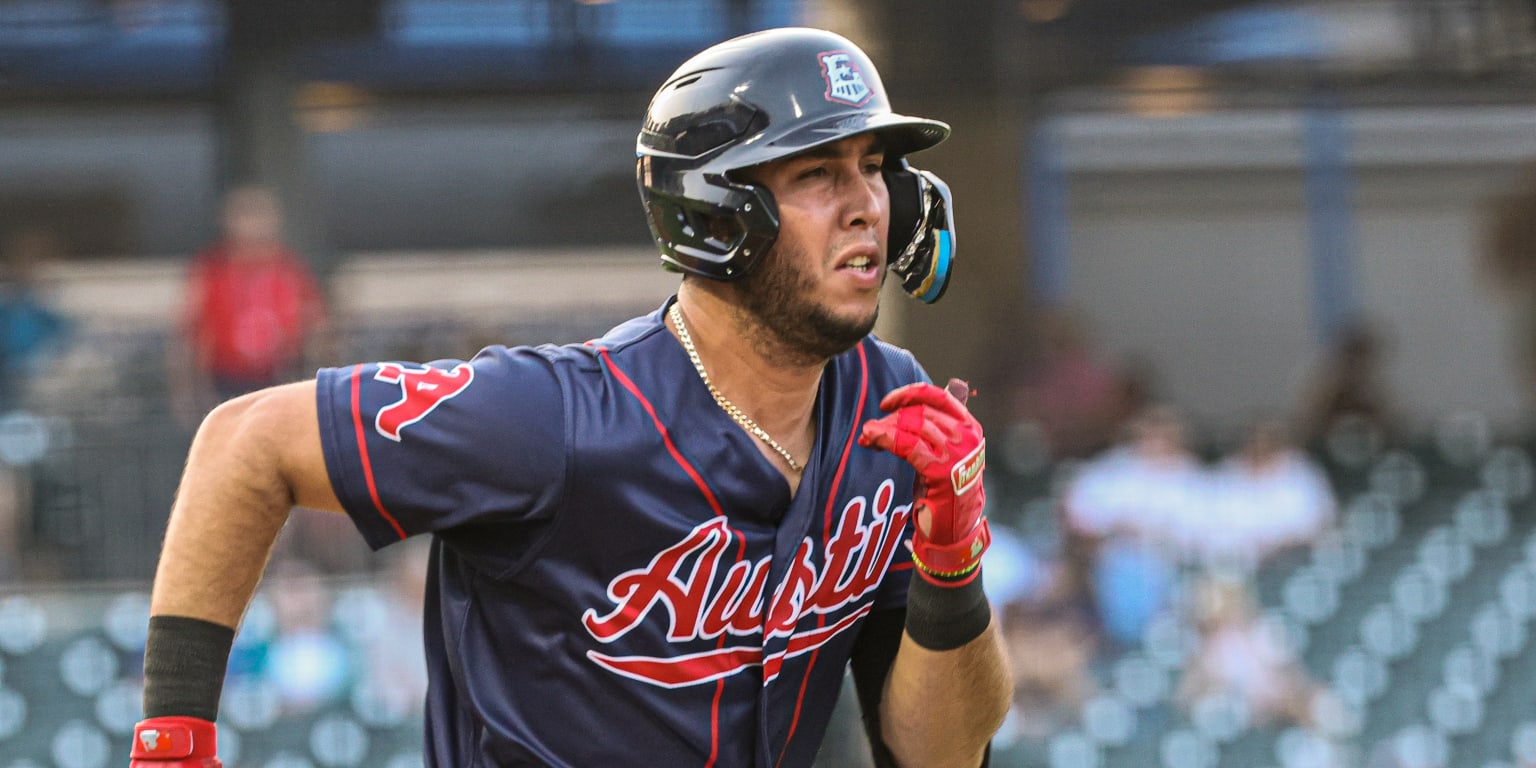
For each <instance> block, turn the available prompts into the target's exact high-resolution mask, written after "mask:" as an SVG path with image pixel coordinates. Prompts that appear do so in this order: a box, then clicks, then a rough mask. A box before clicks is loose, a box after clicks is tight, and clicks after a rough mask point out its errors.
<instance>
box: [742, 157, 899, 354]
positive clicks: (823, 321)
mask: <svg viewBox="0 0 1536 768" xmlns="http://www.w3.org/2000/svg"><path fill="white" fill-rule="evenodd" d="M884 160H885V152H884V150H883V148H882V147H881V146H880V143H879V141H878V139H877V138H876V137H874V136H872V135H868V134H865V135H861V136H854V137H851V138H847V139H843V140H842V141H839V142H836V143H833V144H829V145H826V146H824V147H820V148H818V149H816V150H812V151H811V152H807V153H803V154H800V155H796V156H793V157H789V158H785V159H782V160H777V161H774V162H772V163H767V164H765V165H762V166H759V167H757V168H755V169H753V172H752V173H751V174H750V176H751V178H752V180H753V181H754V182H755V183H757V184H761V185H764V186H766V187H767V188H768V190H769V191H770V192H772V193H773V197H774V201H775V202H776V203H777V204H778V209H779V237H778V240H776V241H775V242H774V246H773V250H772V251H771V252H769V253H768V254H767V256H765V257H764V259H763V261H762V263H760V264H759V265H758V266H757V268H756V269H754V270H753V271H752V272H751V273H749V274H748V275H747V276H746V277H745V278H743V279H742V280H741V281H740V282H739V283H737V285H738V286H739V289H740V292H741V293H740V295H741V299H742V306H743V308H744V309H746V310H747V311H748V312H749V313H751V314H752V315H753V316H754V317H755V318H756V319H757V320H758V322H760V323H761V324H762V325H763V326H764V327H765V329H766V330H768V331H769V332H771V333H773V334H774V335H776V336H777V337H778V338H779V340H780V341H782V342H784V343H785V344H786V345H788V346H789V347H790V348H791V349H793V350H795V351H797V352H800V353H803V354H805V355H808V356H811V357H815V358H826V357H831V356H833V355H836V354H839V353H841V352H843V351H845V350H847V349H849V348H850V347H852V346H853V345H855V344H857V343H858V342H859V340H860V339H863V338H864V336H866V335H867V334H868V333H869V332H870V330H871V329H872V328H874V326H875V316H876V314H877V313H878V311H879V308H880V286H881V284H883V283H884V282H885V238H886V228H887V226H888V225H887V218H886V216H887V212H888V210H889V207H890V196H889V194H888V193H887V191H886V188H885V177H884V176H882V175H881V173H880V166H881V164H882V163H883V162H884Z"/></svg>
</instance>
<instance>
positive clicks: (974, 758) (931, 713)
mask: <svg viewBox="0 0 1536 768" xmlns="http://www.w3.org/2000/svg"><path fill="white" fill-rule="evenodd" d="M1004 653H1005V652H1004V649H1003V645H1002V637H1001V635H1000V634H999V633H998V631H997V628H996V625H995V624H994V625H992V626H989V627H988V628H987V630H986V631H985V632H984V633H982V635H981V636H980V637H977V638H976V639H974V640H972V641H970V642H969V643H967V644H965V645H963V646H961V647H959V648H956V649H954V650H949V651H934V650H930V649H927V648H924V647H922V646H921V645H918V644H917V643H916V642H914V641H913V640H912V637H911V635H903V636H902V638H901V650H900V651H899V652H898V653H897V655H896V663H895V664H894V665H893V666H892V667H891V675H890V677H889V678H887V679H886V688H885V695H884V696H883V697H882V699H881V718H880V722H881V731H882V733H881V737H882V738H883V739H884V741H885V744H886V746H887V747H889V748H890V750H891V754H892V755H894V756H895V757H896V760H897V762H898V763H899V764H900V765H902V766H934V768H943V767H944V766H961V767H963V768H975V766H978V765H981V761H982V756H983V755H984V753H985V751H986V746H987V743H988V742H989V741H990V740H991V738H992V736H993V735H995V734H996V733H997V729H998V728H999V727H1001V726H1002V724H1003V718H1004V716H1006V715H1007V714H1008V704H1009V698H1010V696H1011V695H1012V683H1011V682H1010V681H1009V673H1008V666H1007V662H1006V656H1005V655H1004Z"/></svg>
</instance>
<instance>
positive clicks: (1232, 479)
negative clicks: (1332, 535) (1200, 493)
mask: <svg viewBox="0 0 1536 768" xmlns="http://www.w3.org/2000/svg"><path fill="white" fill-rule="evenodd" d="M1213 491H1214V496H1213V498H1212V503H1211V504H1208V505H1206V506H1205V509H1206V510H1207V512H1208V513H1209V515H1210V518H1209V520H1207V521H1205V524H1203V525H1202V524H1196V525H1191V526H1188V527H1187V529H1186V530H1187V535H1188V536H1189V541H1188V542H1187V546H1188V547H1189V549H1190V553H1191V554H1192V555H1193V556H1194V557H1195V558H1196V559H1198V560H1199V561H1201V562H1203V563H1206V564H1208V565H1215V566H1222V567H1236V568H1238V569H1240V570H1243V571H1251V570H1252V569H1254V568H1255V567H1257V566H1258V565H1259V564H1260V563H1262V562H1263V561H1264V560H1266V559H1268V558H1269V557H1271V556H1273V555H1275V554H1276V553H1278V552H1280V551H1282V550H1285V549H1287V548H1289V547H1292V546H1295V545H1298V544H1305V543H1308V542H1311V541H1313V540H1315V539H1316V538H1317V536H1318V535H1319V534H1321V533H1322V532H1323V530H1324V529H1325V528H1327V527H1328V526H1329V525H1330V524H1331V523H1332V521H1333V515H1334V509H1335V502H1334V495H1333V489H1332V487H1331V486H1330V485H1329V483H1328V478H1327V476H1326V475H1325V474H1324V472H1323V470H1322V468H1321V467H1320V466H1318V465H1317V463H1316V462H1315V461H1313V460H1312V458H1311V457H1310V456H1308V455H1307V454H1306V453H1304V452H1303V451H1301V450H1300V449H1298V448H1297V447H1296V446H1295V445H1294V444H1293V443H1292V441H1291V437H1290V428H1289V427H1288V426H1287V425H1286V423H1285V422H1284V421H1283V420H1281V419H1278V418H1274V417H1266V418H1260V419H1257V420H1255V421H1254V423H1253V424H1252V426H1251V427H1250V428H1249V431H1248V435H1247V438H1246V439H1245V440H1244V442H1243V444H1242V445H1241V446H1239V447H1238V449H1237V451H1236V452H1235V453H1233V455H1231V456H1229V457H1227V458H1226V459H1225V460H1223V461H1222V463H1221V465H1220V466H1219V467H1218V468H1217V470H1216V472H1215V477H1214V485H1213Z"/></svg>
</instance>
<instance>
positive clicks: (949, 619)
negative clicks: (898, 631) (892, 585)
mask: <svg viewBox="0 0 1536 768" xmlns="http://www.w3.org/2000/svg"><path fill="white" fill-rule="evenodd" d="M991 623H992V608H991V606H989V605H988V604H987V593H986V592H985V591H983V590H982V588H981V578H980V577H979V576H978V577H977V578H975V579H972V580H971V581H970V583H968V584H966V585H965V586H963V587H940V586H936V585H933V584H930V583H928V581H927V580H926V579H924V578H922V577H921V576H919V575H918V574H917V573H915V572H914V573H913V574H912V585H911V586H910V587H908V588H907V634H908V635H910V636H911V637H912V640H913V642H915V643H917V644H918V645H920V646H922V647H924V648H927V649H928V650H930V651H952V650H954V649H956V648H959V647H960V646H962V645H965V644H966V643H969V642H970V641H972V640H975V639H976V638H978V637H981V633H983V632H985V631H987V627H988V626H989V625H991Z"/></svg>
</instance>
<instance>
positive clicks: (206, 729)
mask: <svg viewBox="0 0 1536 768" xmlns="http://www.w3.org/2000/svg"><path fill="white" fill-rule="evenodd" d="M218 753H219V734H218V728H217V727H216V726H215V725H214V724H213V723H210V722H208V721H207V720H204V719H202V718H199V717H151V718H150V719H148V720H141V721H139V724H138V725H135V726H134V727H133V752H132V753H131V754H130V755H129V757H130V758H132V759H131V760H130V761H129V763H128V768H224V764H223V763H221V762H219V756H218Z"/></svg>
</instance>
